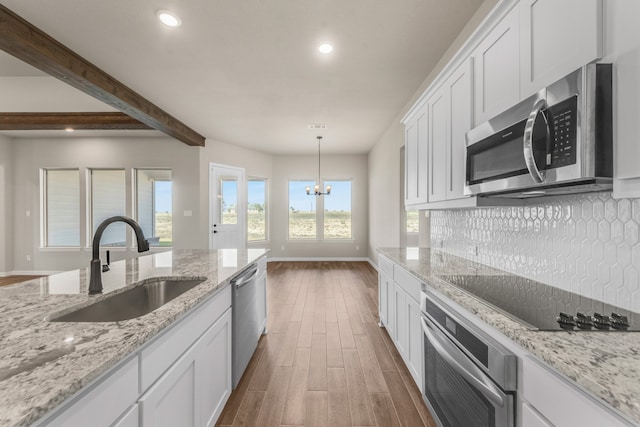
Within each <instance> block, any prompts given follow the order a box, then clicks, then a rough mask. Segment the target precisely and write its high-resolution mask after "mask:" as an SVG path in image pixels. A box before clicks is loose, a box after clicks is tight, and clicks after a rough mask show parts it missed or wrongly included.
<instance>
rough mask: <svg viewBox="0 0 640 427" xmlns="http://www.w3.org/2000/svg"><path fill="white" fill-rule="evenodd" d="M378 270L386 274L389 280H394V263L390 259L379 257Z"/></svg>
mask: <svg viewBox="0 0 640 427" xmlns="http://www.w3.org/2000/svg"><path fill="white" fill-rule="evenodd" d="M378 268H379V269H380V271H382V272H383V273H384V274H386V275H387V277H388V278H390V279H392V278H393V263H392V262H391V260H390V259H389V258H387V257H385V256H382V255H378Z"/></svg>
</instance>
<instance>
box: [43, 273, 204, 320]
mask: <svg viewBox="0 0 640 427" xmlns="http://www.w3.org/2000/svg"><path fill="white" fill-rule="evenodd" d="M204 280H205V279H196V280H191V279H188V280H187V279H170V280H169V279H159V280H154V281H150V282H146V283H144V284H142V285H139V286H136V287H133V288H131V289H128V290H126V291H124V292H121V293H119V294H115V295H113V296H111V297H107V298H105V299H103V300H100V301H97V302H95V303H93V304H91V305H88V306H85V307H82V308H79V309H77V310H74V311H72V312H70V313H65V314H63V315H60V316H55V317H53V318H51V319H49V321H51V322H115V321H118V320H127V319H134V318H136V317H140V316H143V315H145V314H147V313H151V312H152V311H153V310H155V309H156V308H158V307H161V306H163V305H164V304H166V303H168V302H169V301H171V300H172V299H174V298H176V297H178V296H180V295H182V294H183V293H185V292H187V291H188V290H189V289H191V288H193V287H194V286H197V285H198V284H200V283H202V282H204Z"/></svg>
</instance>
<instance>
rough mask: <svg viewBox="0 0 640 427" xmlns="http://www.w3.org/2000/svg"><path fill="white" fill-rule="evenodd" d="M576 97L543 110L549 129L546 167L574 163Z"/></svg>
mask: <svg viewBox="0 0 640 427" xmlns="http://www.w3.org/2000/svg"><path fill="white" fill-rule="evenodd" d="M577 111H578V97H577V96H572V97H571V98H567V99H565V100H564V101H562V102H560V103H558V104H556V105H552V106H551V107H549V108H547V110H546V111H545V113H546V115H547V120H548V122H549V128H550V131H551V146H550V147H549V152H548V153H547V169H554V168H560V167H563V166H568V165H573V164H575V163H576V133H577V126H576V125H577Z"/></svg>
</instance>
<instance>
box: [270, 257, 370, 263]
mask: <svg viewBox="0 0 640 427" xmlns="http://www.w3.org/2000/svg"><path fill="white" fill-rule="evenodd" d="M283 261H368V262H371V261H370V260H369V258H367V257H343V258H341V257H298V258H294V257H271V258H267V262H283Z"/></svg>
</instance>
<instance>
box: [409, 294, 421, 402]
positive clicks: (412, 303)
mask: <svg viewBox="0 0 640 427" xmlns="http://www.w3.org/2000/svg"><path fill="white" fill-rule="evenodd" d="M406 301H407V305H406V317H407V329H408V332H407V338H408V340H407V348H406V350H407V352H406V354H405V361H406V363H407V367H408V368H409V372H411V376H412V377H413V380H414V381H415V382H416V385H417V386H418V388H419V389H420V391H422V389H423V385H422V370H423V369H422V367H423V365H424V363H423V358H422V349H423V345H422V326H421V324H420V304H418V302H417V301H416V300H414V299H413V298H411V297H409V296H407V299H406Z"/></svg>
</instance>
